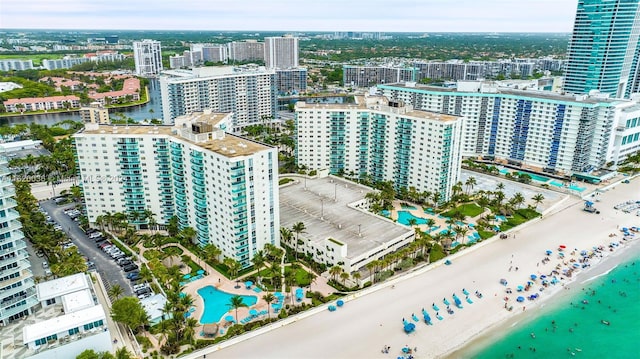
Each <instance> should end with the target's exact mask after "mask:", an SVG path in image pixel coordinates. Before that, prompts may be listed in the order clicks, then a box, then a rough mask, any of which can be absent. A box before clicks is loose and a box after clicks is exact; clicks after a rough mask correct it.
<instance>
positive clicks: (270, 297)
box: [262, 293, 276, 319]
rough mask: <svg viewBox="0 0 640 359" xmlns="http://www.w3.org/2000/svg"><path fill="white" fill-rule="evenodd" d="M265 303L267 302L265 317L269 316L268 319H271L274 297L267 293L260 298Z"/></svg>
mask: <svg viewBox="0 0 640 359" xmlns="http://www.w3.org/2000/svg"><path fill="white" fill-rule="evenodd" d="M262 299H264V301H265V302H267V315H269V319H271V303H273V302H275V300H276V296H275V295H273V293H267V294H265V295H263V296H262Z"/></svg>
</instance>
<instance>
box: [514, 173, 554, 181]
mask: <svg viewBox="0 0 640 359" xmlns="http://www.w3.org/2000/svg"><path fill="white" fill-rule="evenodd" d="M518 173H519V174H525V175H529V176H530V177H531V179H533V180H534V181H538V182H542V183H547V182H549V180H550V179H551V178H549V177H545V176H540V175H537V174H535V173H531V172H518Z"/></svg>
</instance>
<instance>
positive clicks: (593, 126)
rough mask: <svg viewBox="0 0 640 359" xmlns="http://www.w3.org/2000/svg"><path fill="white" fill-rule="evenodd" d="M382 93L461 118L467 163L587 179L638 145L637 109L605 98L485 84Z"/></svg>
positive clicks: (399, 87)
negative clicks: (475, 160)
mask: <svg viewBox="0 0 640 359" xmlns="http://www.w3.org/2000/svg"><path fill="white" fill-rule="evenodd" d="M378 90H379V91H380V92H381V93H382V94H383V95H385V96H387V97H388V98H390V99H392V100H397V101H404V102H405V103H408V104H411V105H412V106H413V107H414V108H416V109H420V110H425V111H433V112H438V113H442V114H450V115H458V116H464V117H465V119H466V120H465V122H464V127H463V130H462V140H463V141H462V149H461V150H462V155H463V156H469V157H477V156H482V157H484V158H486V159H495V160H499V161H505V162H507V163H509V164H510V165H514V166H523V167H528V168H529V169H531V170H534V171H538V172H547V173H552V174H557V175H565V176H569V175H580V174H587V173H589V172H591V171H592V170H595V169H599V168H602V167H604V166H605V164H606V163H609V162H613V163H614V164H616V163H619V162H620V161H622V160H624V158H626V156H627V155H628V154H630V153H632V152H633V151H634V149H635V150H637V149H638V146H639V145H640V139H639V138H638V137H639V136H640V113H639V112H638V106H637V103H636V102H635V101H629V100H620V99H610V98H608V96H607V95H604V94H599V93H595V94H592V95H591V96H588V95H578V96H573V95H560V94H556V93H552V92H548V91H523V90H517V89H513V88H505V87H499V86H497V85H496V84H495V83H493V82H481V81H474V82H458V84H457V86H456V87H454V88H444V87H437V86H422V85H416V84H415V83H405V84H392V85H379V86H378Z"/></svg>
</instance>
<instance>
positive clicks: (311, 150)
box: [296, 96, 464, 201]
mask: <svg viewBox="0 0 640 359" xmlns="http://www.w3.org/2000/svg"><path fill="white" fill-rule="evenodd" d="M463 120H464V119H463V118H462V117H459V116H453V115H444V114H438V113H433V112H426V111H417V110H414V109H413V108H412V107H411V106H410V105H405V104H403V103H402V102H398V101H388V100H387V99H386V98H384V97H381V96H369V97H363V96H357V97H356V103H355V104H310V103H309V104H308V103H305V102H298V103H297V104H296V142H297V143H296V160H297V163H298V165H305V166H307V167H308V168H310V169H316V170H323V169H328V170H329V172H330V173H332V174H338V173H353V174H355V175H359V176H365V175H367V176H369V178H371V179H372V180H373V181H393V183H394V184H395V185H396V186H397V187H398V188H401V187H415V188H416V189H417V190H418V191H420V192H423V191H429V192H432V193H439V194H440V196H441V198H442V200H443V201H446V200H447V199H448V198H449V196H450V192H451V187H452V186H453V185H454V184H455V183H456V182H458V180H459V176H460V161H461V153H460V147H461V134H462V126H463Z"/></svg>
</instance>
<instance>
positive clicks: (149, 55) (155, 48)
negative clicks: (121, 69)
mask: <svg viewBox="0 0 640 359" xmlns="http://www.w3.org/2000/svg"><path fill="white" fill-rule="evenodd" d="M133 58H134V60H135V63H136V75H138V76H156V75H159V74H160V71H162V53H161V51H160V41H155V40H142V41H134V42H133Z"/></svg>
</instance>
